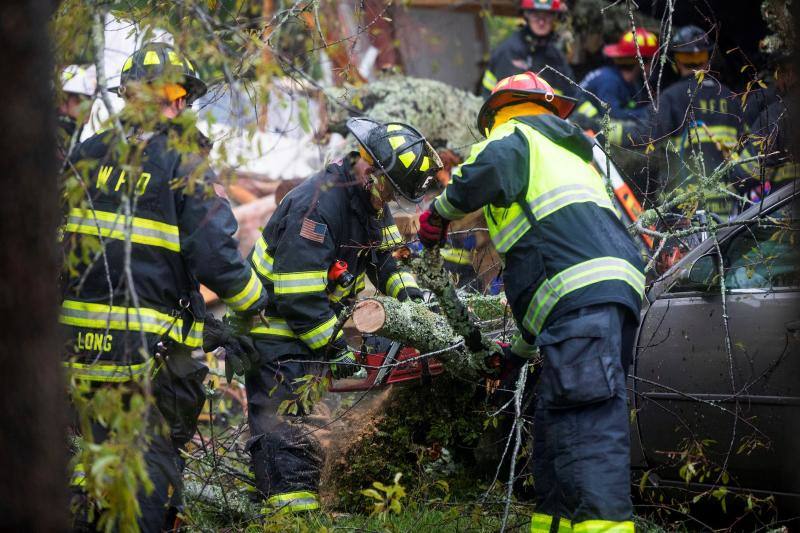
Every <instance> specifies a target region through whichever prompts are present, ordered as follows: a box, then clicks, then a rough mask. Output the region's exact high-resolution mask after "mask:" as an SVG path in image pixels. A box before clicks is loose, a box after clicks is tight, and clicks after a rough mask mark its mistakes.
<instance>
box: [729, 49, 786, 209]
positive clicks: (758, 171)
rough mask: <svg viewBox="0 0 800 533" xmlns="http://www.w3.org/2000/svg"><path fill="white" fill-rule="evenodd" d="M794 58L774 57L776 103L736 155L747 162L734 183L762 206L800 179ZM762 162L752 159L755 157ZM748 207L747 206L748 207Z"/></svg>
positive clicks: (735, 172) (735, 173)
mask: <svg viewBox="0 0 800 533" xmlns="http://www.w3.org/2000/svg"><path fill="white" fill-rule="evenodd" d="M793 58H794V56H793V54H792V53H791V52H787V51H781V52H778V53H776V54H774V55H773V57H772V61H773V63H774V65H775V70H776V76H775V80H776V81H775V101H774V102H773V103H771V104H769V105H768V106H767V107H766V108H765V109H764V110H763V111H762V112H761V113H760V114H759V115H758V117H757V118H756V120H755V121H754V122H753V124H752V126H751V128H750V132H749V133H748V135H747V137H746V140H745V143H744V145H743V146H742V148H741V150H740V151H739V152H738V153H737V154H736V155H735V158H736V159H737V160H743V161H744V162H743V163H741V164H739V165H737V166H736V167H734V170H733V181H734V183H735V184H736V186H737V188H738V189H739V190H740V191H742V192H743V193H744V195H745V197H746V199H747V201H749V202H754V203H755V202H758V201H760V200H761V199H762V198H763V197H764V196H766V195H767V194H769V193H770V192H772V191H775V190H777V189H779V188H780V187H783V186H784V185H786V184H787V183H790V182H791V181H792V180H795V179H797V178H798V177H800V164H798V163H797V158H796V155H795V153H794V152H795V151H794V150H793V146H792V145H793V143H794V142H795V139H796V138H795V135H796V133H795V131H794V128H795V127H796V126H794V124H796V121H795V119H796V118H797V104H796V102H797V97H798V94H797V92H798V91H797V70H796V67H795V64H794V61H793ZM759 155H760V156H762V157H761V158H759V159H752V158H753V157H755V156H759ZM745 207H747V206H745Z"/></svg>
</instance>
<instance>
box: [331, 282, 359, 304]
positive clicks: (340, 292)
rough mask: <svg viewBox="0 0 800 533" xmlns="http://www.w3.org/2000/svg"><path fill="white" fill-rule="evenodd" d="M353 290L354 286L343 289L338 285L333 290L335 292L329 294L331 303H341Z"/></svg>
mask: <svg viewBox="0 0 800 533" xmlns="http://www.w3.org/2000/svg"><path fill="white" fill-rule="evenodd" d="M352 289H353V285H350V286H349V287H342V286H341V285H338V284H337V285H336V286H335V287H334V288H333V292H329V293H328V300H330V301H332V302H334V303H335V302H340V301H342V298H344V297H346V296H347V295H348V294H350V292H351V290H352Z"/></svg>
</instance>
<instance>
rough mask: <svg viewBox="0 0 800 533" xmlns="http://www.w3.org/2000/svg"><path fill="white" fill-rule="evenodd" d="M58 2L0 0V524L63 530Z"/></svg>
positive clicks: (64, 468) (13, 527)
mask: <svg viewBox="0 0 800 533" xmlns="http://www.w3.org/2000/svg"><path fill="white" fill-rule="evenodd" d="M55 4H56V3H55V2H50V1H48V0H5V1H4V2H2V3H0V50H2V54H1V55H2V60H0V71H1V72H4V73H5V76H6V81H5V82H4V83H2V84H0V107H1V108H2V109H0V146H2V147H3V148H2V150H0V169H2V171H1V172H2V176H3V178H2V194H0V238H2V243H3V245H2V247H0V250H1V251H0V280H2V282H0V316H1V317H2V324H3V328H2V333H1V334H0V345H1V346H2V347H3V349H2V355H0V367H2V369H3V387H2V388H0V420H2V427H3V429H2V431H0V472H2V473H3V482H2V483H0V517H2V518H0V522H2V527H3V529H8V530H10V531H64V530H66V529H67V523H68V520H67V516H68V513H67V497H66V494H67V466H66V437H65V423H64V422H65V414H64V413H65V406H66V395H65V392H64V389H65V381H64V380H63V379H62V373H61V371H60V369H61V362H60V359H61V357H60V354H61V351H62V346H61V342H60V340H59V334H58V289H57V279H58V252H57V251H58V245H57V242H56V231H57V226H58V215H59V207H58V187H57V164H56V144H55V128H56V121H55V113H54V111H55V105H54V102H53V98H52V83H53V80H52V73H53V64H52V62H51V57H50V41H49V38H48V31H47V30H48V19H49V17H50V15H51V11H50V10H51V9H52V8H53V7H54V5H55Z"/></svg>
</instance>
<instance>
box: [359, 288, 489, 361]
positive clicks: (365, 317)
mask: <svg viewBox="0 0 800 533" xmlns="http://www.w3.org/2000/svg"><path fill="white" fill-rule="evenodd" d="M352 318H353V324H354V325H355V328H356V330H358V332H359V333H361V334H373V335H380V336H382V337H386V338H388V339H392V340H396V341H400V342H402V343H403V344H406V345H408V346H413V347H414V348H416V349H417V350H419V351H420V353H423V354H424V353H430V352H441V353H438V354H437V357H439V358H441V359H442V360H444V361H446V362H447V363H448V366H449V368H450V369H451V370H453V371H455V372H456V373H459V374H462V375H463V374H465V373H467V374H474V368H476V367H475V365H474V363H473V362H472V354H471V353H470V352H469V351H468V350H467V349H466V347H465V346H464V344H463V341H464V338H463V337H461V336H460V335H457V334H456V333H455V332H454V331H453V328H452V327H451V326H450V324H449V323H448V322H447V319H445V317H443V316H441V315H437V314H436V313H434V312H432V311H431V310H430V309H428V307H427V305H426V304H424V303H415V302H400V301H398V300H396V299H395V298H389V297H387V296H376V297H374V298H367V299H366V300H361V301H360V302H358V303H357V304H356V306H355V308H354V309H353V317H352ZM443 350H444V351H443Z"/></svg>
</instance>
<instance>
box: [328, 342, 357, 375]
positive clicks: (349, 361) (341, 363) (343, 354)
mask: <svg viewBox="0 0 800 533" xmlns="http://www.w3.org/2000/svg"><path fill="white" fill-rule="evenodd" d="M330 366H331V375H332V376H333V379H343V378H349V377H350V376H352V375H353V374H355V373H356V372H358V370H359V369H360V368H361V365H359V364H358V361H356V354H354V353H353V350H351V349H350V348H347V349H345V350H342V351H340V352H339V353H338V354H337V355H336V357H334V358H333V359H331V360H330Z"/></svg>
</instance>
